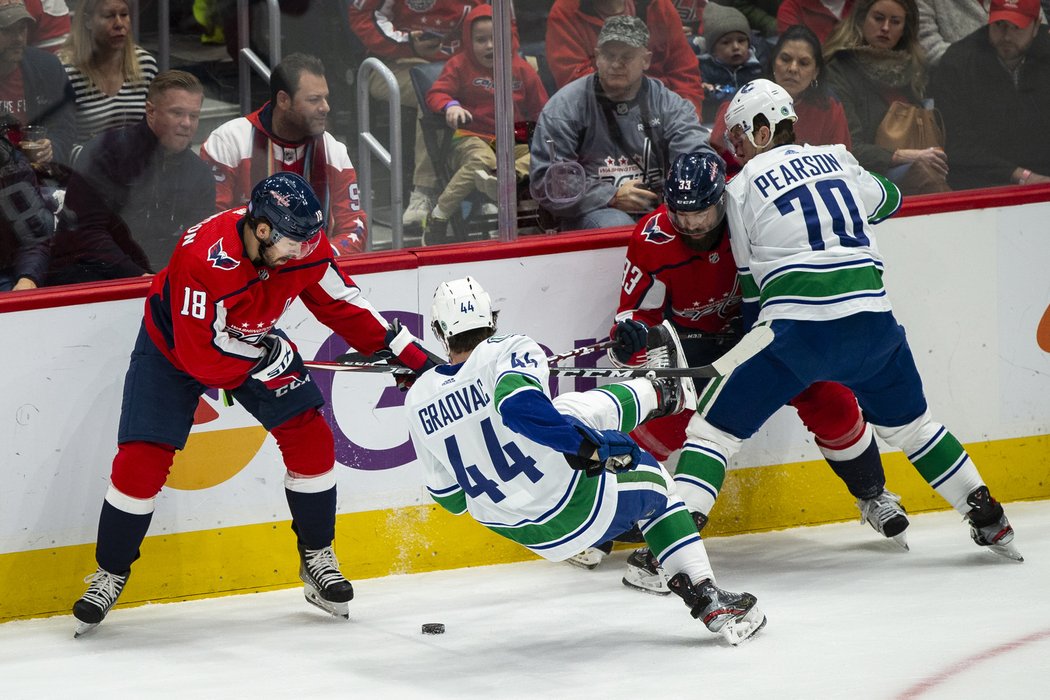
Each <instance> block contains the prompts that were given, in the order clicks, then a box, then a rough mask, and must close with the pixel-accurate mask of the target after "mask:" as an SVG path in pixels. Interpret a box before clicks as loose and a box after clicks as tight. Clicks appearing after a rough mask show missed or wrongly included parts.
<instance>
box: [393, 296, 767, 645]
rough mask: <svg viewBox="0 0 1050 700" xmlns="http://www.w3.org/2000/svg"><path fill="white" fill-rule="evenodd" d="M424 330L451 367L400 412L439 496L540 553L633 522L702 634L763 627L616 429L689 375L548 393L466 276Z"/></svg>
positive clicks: (683, 401) (652, 465)
mask: <svg viewBox="0 0 1050 700" xmlns="http://www.w3.org/2000/svg"><path fill="white" fill-rule="evenodd" d="M432 328H433V329H434V332H435V334H436V335H437V337H438V338H439V339H440V340H441V342H442V343H443V344H444V345H445V349H446V351H447V352H448V354H449V359H450V361H451V364H449V365H441V366H438V367H436V368H434V370H433V371H429V372H426V373H425V374H424V375H423V376H422V377H420V378H419V379H418V380H416V382H415V384H414V386H413V387H412V388H411V390H410V391H409V392H408V395H407V397H406V401H405V408H406V413H407V415H408V421H409V433H410V434H411V436H412V443H413V445H414V446H415V450H416V455H417V456H418V458H419V460H420V462H421V463H422V465H423V471H424V475H425V479H426V485H427V489H428V490H429V492H430V494H431V496H432V497H433V498H434V500H435V501H436V502H437V503H438V504H439V505H441V506H443V507H444V508H446V509H447V510H449V511H450V512H452V513H454V514H457V515H458V514H461V513H464V512H469V513H470V515H471V516H472V517H473V518H474V519H475V520H477V521H478V522H480V523H481V524H482V525H484V526H486V527H488V528H489V529H490V530H492V531H494V532H496V533H497V534H500V535H502V536H504V537H507V538H508V539H511V540H514V541H515V542H518V543H520V544H522V545H523V546H525V547H527V548H528V549H530V550H531V551H533V552H535V553H536V554H539V555H540V556H542V557H544V558H546V559H549V560H551V561H562V560H564V559H567V558H568V557H571V556H572V555H574V554H576V553H577V552H579V551H581V550H582V549H583V548H585V547H589V546H591V545H594V544H596V543H599V542H604V541H606V540H608V539H610V538H612V537H613V536H615V535H618V534H620V533H622V532H625V531H627V530H629V529H630V528H632V527H633V526H635V525H636V524H637V525H638V526H639V528H640V529H641V531H642V533H643V535H644V536H645V539H646V542H647V543H648V545H649V547H650V548H651V549H652V551H653V553H654V554H655V555H656V556H657V558H658V559H659V561H660V562H661V564H662V565H663V567H664V569H665V570H666V571H667V573H668V575H669V576H670V577H671V580H670V583H669V586H670V588H671V589H672V590H673V591H674V592H675V593H677V594H678V595H679V596H680V597H681V598H682V599H683V600H684V601H685V603H686V605H687V607H689V610H690V613H691V614H692V616H693V617H694V618H697V619H700V620H702V621H703V622H704V624H705V625H706V626H707V628H708V629H709V630H711V631H712V632H715V633H720V634H722V635H723V636H724V637H725V638H726V639H727V640H728V641H729V642H730V643H731V644H738V643H739V642H741V641H744V640H745V639H747V638H749V637H751V636H752V635H754V634H755V633H756V632H757V631H758V630H759V629H760V628H761V627H762V626H763V625H764V624H765V615H764V614H763V613H762V612H761V611H760V610H759V608H758V607H757V606H756V602H757V601H756V598H755V596H753V595H751V594H750V593H730V592H728V591H725V590H722V589H720V588H718V587H717V586H716V585H715V581H714V574H713V573H712V571H711V564H710V562H709V561H708V558H707V552H706V550H705V549H704V544H703V542H702V541H701V539H700V536H699V534H698V533H697V529H696V525H695V523H694V522H693V519H692V518H691V517H690V515H689V512H688V511H687V510H686V508H685V506H684V504H683V503H682V501H681V499H679V498H678V496H677V495H675V493H674V487H673V482H672V480H671V477H670V476H669V475H668V474H667V472H666V471H664V469H663V467H661V466H660V464H659V463H658V462H657V461H656V460H655V459H654V458H653V457H652V456H651V455H649V454H648V453H646V452H644V451H642V450H640V448H639V447H638V445H637V444H636V443H635V442H634V441H633V440H632V439H631V437H630V436H629V435H627V432H629V431H630V430H632V429H634V428H635V427H636V426H637V425H638V424H639V423H640V422H642V421H643V420H645V419H647V418H650V417H654V416H660V415H667V414H669V413H672V412H678V411H681V410H683V409H684V408H685V406H686V405H692V404H693V402H694V401H695V393H693V391H692V386H691V382H686V381H683V380H682V379H680V378H658V379H651V380H650V379H634V380H630V381H626V382H624V383H622V384H610V385H607V386H605V387H602V388H600V389H594V390H592V391H588V392H583V393H575V392H574V393H569V394H563V395H561V396H559V397H558V398H557V399H555V400H553V401H552V400H551V398H550V395H549V393H548V389H547V386H548V379H549V371H548V365H547V358H546V355H545V354H544V352H543V350H541V349H540V346H539V345H538V344H537V343H536V342H535V341H533V340H532V339H531V338H528V337H526V336H524V335H501V336H496V335H495V330H496V314H495V312H493V311H492V308H491V302H490V299H489V295H488V294H487V293H486V292H485V291H484V290H483V289H482V288H481V286H480V285H479V284H478V283H477V282H476V281H474V280H473V279H471V278H470V277H467V278H464V279H458V280H453V281H451V282H444V283H442V284H441V285H440V286H439V287H438V288H437V291H436V292H435V294H434V306H433V311H432ZM671 332H672V331H670V330H669V329H668V328H665V327H663V326H655V327H654V328H653V330H652V331H651V332H650V337H649V345H650V350H651V352H652V354H653V356H654V358H655V357H666V358H667V359H666V361H665V363H664V366H680V364H679V362H678V359H679V358H678V356H677V355H676V352H675V348H676V346H677V342H676V339H675V338H673V337H672V336H670V335H669V334H670V333H671Z"/></svg>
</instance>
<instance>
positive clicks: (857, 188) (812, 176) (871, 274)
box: [726, 145, 901, 321]
mask: <svg viewBox="0 0 1050 700" xmlns="http://www.w3.org/2000/svg"><path fill="white" fill-rule="evenodd" d="M726 192H727V194H728V197H727V200H728V201H727V206H726V209H727V214H728V217H729V228H730V231H731V243H732V247H733V256H734V257H735V258H736V264H737V269H738V271H739V272H740V274H741V278H742V279H743V280H744V281H745V286H744V298H745V301H760V302H761V305H762V310H761V312H760V314H759V320H760V321H767V320H773V319H778V318H785V319H801V320H830V319H835V318H842V317H844V316H849V315H852V314H855V313H859V312H862V311H890V302H889V299H888V298H887V296H886V290H885V288H884V287H883V285H882V258H881V256H880V255H879V252H878V248H877V247H876V245H875V241H874V239H873V238H872V231H871V224H874V223H877V222H879V221H882V220H883V219H885V218H887V217H889V216H891V215H893V214H894V213H895V212H896V211H897V209H898V208H900V201H901V197H900V191H899V190H898V189H897V187H896V186H895V185H894V184H893V183H892V182H890V181H889V180H886V179H885V178H882V177H881V176H878V175H875V174H873V173H869V172H868V171H866V170H864V169H863V168H862V167H860V165H859V164H858V163H857V161H856V159H855V158H854V157H853V156H852V155H851V154H850V153H849V152H848V151H847V150H846V148H845V147H844V146H841V145H833V146H794V145H790V146H780V147H778V148H774V149H772V150H770V151H767V152H765V153H762V154H760V155H758V156H755V157H754V158H753V159H752V160H750V161H749V162H748V163H747V165H745V166H744V169H743V170H742V171H740V173H739V174H738V175H737V176H736V177H734V178H733V180H732V181H731V182H730V183H729V185H728V186H727V188H726ZM751 280H753V282H752V281H751ZM756 297H757V299H756Z"/></svg>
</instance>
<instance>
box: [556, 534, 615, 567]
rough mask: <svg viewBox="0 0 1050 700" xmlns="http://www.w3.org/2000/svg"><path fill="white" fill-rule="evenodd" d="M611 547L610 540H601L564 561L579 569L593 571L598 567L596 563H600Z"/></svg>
mask: <svg viewBox="0 0 1050 700" xmlns="http://www.w3.org/2000/svg"><path fill="white" fill-rule="evenodd" d="M612 548H613V543H612V541H611V540H610V541H609V542H602V543H601V544H598V545H595V546H594V547H588V548H587V549H585V550H583V551H582V552H580V553H579V554H574V555H572V556H571V557H569V558H568V559H566V560H565V561H566V562H568V563H569V564H572V565H573V566H578V567H580V568H581V569H587V570H588V571H593V570H594V569H596V568H598V565H599V564H601V563H602V560H603V559H605V557H606V555H608V554H609V553H610V552H611V551H612Z"/></svg>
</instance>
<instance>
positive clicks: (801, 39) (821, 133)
mask: <svg viewBox="0 0 1050 700" xmlns="http://www.w3.org/2000/svg"><path fill="white" fill-rule="evenodd" d="M769 79H770V80H772V81H773V82H775V83H777V84H778V85H780V86H781V87H782V88H784V89H785V90H787V91H788V94H789V95H791V99H793V100H794V101H795V114H796V115H798V121H796V122H795V126H794V130H795V141H796V143H806V144H809V145H811V146H825V145H830V144H835V143H841V144H844V145H845V146H846V149H847V150H850V149H852V148H853V140H852V139H851V138H850V134H849V124H848V123H847V122H846V112H845V111H844V110H843V109H842V103H841V102H839V101H838V99H836V98H835V97H834V96H832V95H831V94H830V93H829V92H828V85H827V81H826V80H825V79H824V57H823V55H821V48H820V41H819V40H818V39H817V35H816V34H814V33H813V31H812V30H811V29H810V28H809V27H804V26H802V25H801V24H796V25H795V26H794V27H788V29H787V31H785V32H784V33H783V34H781V35H780V39H779V40H778V41H777V44H776V46H774V47H773V60H772V63H771V65H770V71H769ZM728 108H729V103H728V102H725V103H723V104H722V106H721V107H720V108H719V110H718V116H717V117H715V123H714V126H713V127H712V128H711V146H712V147H713V148H714V149H715V150H716V151H718V153H719V155H721V156H722V158H723V159H724V160H725V161H726V170H727V172H728V173H730V174H733V173H736V172H737V171H739V170H740V167H741V165H740V163H739V162H738V161H737V159H736V154H734V153H733V152H732V151H733V149H732V147H731V146H729V145H728V143H727V142H726V139H725V137H726V125H725V115H726V110H727V109H728Z"/></svg>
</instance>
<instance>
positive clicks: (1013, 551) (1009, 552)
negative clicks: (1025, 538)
mask: <svg viewBox="0 0 1050 700" xmlns="http://www.w3.org/2000/svg"><path fill="white" fill-rule="evenodd" d="M988 551H989V552H994V553H995V554H998V555H999V556H1001V557H1006V558H1007V559H1011V560H1013V561H1024V557H1022V556H1021V552H1019V551H1018V550H1017V547H1015V546H1013V545H1012V544H990V545H988Z"/></svg>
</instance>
